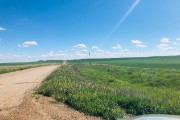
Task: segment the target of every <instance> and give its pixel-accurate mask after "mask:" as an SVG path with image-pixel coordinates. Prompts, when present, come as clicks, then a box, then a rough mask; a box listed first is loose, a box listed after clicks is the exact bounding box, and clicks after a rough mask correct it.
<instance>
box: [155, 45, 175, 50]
mask: <svg viewBox="0 0 180 120" xmlns="http://www.w3.org/2000/svg"><path fill="white" fill-rule="evenodd" d="M157 47H158V48H159V49H160V50H172V49H175V47H172V46H170V45H168V44H159V45H157Z"/></svg>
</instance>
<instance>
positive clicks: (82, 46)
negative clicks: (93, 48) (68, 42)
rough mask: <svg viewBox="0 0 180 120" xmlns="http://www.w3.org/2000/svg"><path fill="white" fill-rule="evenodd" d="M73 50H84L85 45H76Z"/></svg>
mask: <svg viewBox="0 0 180 120" xmlns="http://www.w3.org/2000/svg"><path fill="white" fill-rule="evenodd" d="M73 48H74V49H79V48H86V45H85V44H78V45H75V46H74V47H73Z"/></svg>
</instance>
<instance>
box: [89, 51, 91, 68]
mask: <svg viewBox="0 0 180 120" xmlns="http://www.w3.org/2000/svg"><path fill="white" fill-rule="evenodd" d="M90 56H91V53H90V52H89V64H90V65H91V60H90Z"/></svg>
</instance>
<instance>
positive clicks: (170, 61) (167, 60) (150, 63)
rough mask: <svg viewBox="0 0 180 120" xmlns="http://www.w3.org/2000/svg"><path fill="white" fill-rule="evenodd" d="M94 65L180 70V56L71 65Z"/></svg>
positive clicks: (88, 61)
mask: <svg viewBox="0 0 180 120" xmlns="http://www.w3.org/2000/svg"><path fill="white" fill-rule="evenodd" d="M90 62H91V63H92V64H111V65H116V66H127V67H138V68H153V69H180V56H161V57H144V58H142V57H140V58H138V57H137V58H109V59H84V60H72V61H69V63H72V64H78V63H87V64H88V63H90Z"/></svg>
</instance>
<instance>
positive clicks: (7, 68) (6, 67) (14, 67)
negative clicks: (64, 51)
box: [0, 60, 62, 74]
mask: <svg viewBox="0 0 180 120" xmlns="http://www.w3.org/2000/svg"><path fill="white" fill-rule="evenodd" d="M60 63H62V61H53V60H49V61H38V62H24V63H0V74H4V73H9V72H14V71H19V70H24V69H29V68H34V67H40V66H47V65H53V64H60Z"/></svg>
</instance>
